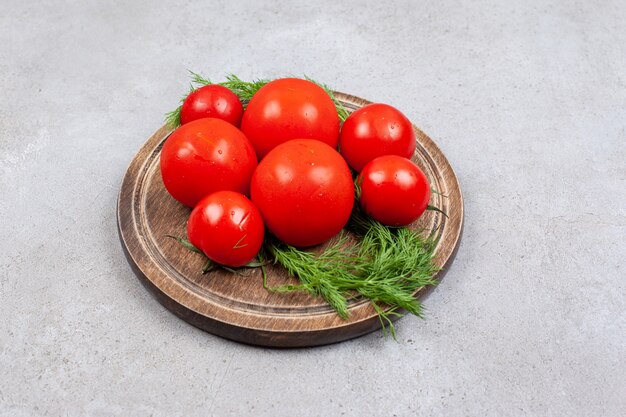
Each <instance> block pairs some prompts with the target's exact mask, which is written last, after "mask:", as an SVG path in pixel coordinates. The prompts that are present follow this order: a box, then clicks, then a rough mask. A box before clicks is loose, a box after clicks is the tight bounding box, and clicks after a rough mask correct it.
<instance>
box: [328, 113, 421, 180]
mask: <svg viewBox="0 0 626 417" xmlns="http://www.w3.org/2000/svg"><path fill="white" fill-rule="evenodd" d="M415 143H416V141H415V130H413V125H412V124H411V122H410V121H409V119H407V118H406V116H405V115H404V114H402V113H401V112H400V111H399V110H398V109H396V108H395V107H392V106H390V105H388V104H382V103H374V104H369V105H367V106H363V107H361V108H360V109H357V110H355V111H354V112H352V114H350V116H348V118H347V119H346V121H345V122H344V123H343V126H342V127H341V134H340V136H339V149H340V150H341V154H342V155H343V157H344V158H345V159H346V161H347V162H348V165H350V166H351V167H352V169H354V170H355V171H357V172H360V171H361V170H362V169H363V167H364V166H365V165H366V164H367V163H368V162H369V161H371V160H372V159H374V158H377V157H379V156H383V155H398V156H402V157H404V158H410V157H411V156H412V155H413V152H415Z"/></svg>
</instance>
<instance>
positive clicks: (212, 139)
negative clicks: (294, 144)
mask: <svg viewBox="0 0 626 417" xmlns="http://www.w3.org/2000/svg"><path fill="white" fill-rule="evenodd" d="M256 165H257V160H256V154H255V153H254V148H252V144H251V143H250V141H248V139H247V138H246V137H245V135H244V134H243V133H241V131H240V130H239V129H237V128H236V127H234V126H233V125H231V124H230V123H227V122H225V121H223V120H220V119H198V120H194V121H193V122H189V123H187V124H185V125H182V126H181V127H179V128H178V129H176V130H175V131H174V132H173V133H172V134H171V135H170V136H169V137H168V138H167V140H166V141H165V143H164V144H163V149H161V177H162V178H163V184H164V185H165V188H166V189H167V191H168V192H169V193H170V194H171V195H172V197H174V198H175V199H176V200H178V201H180V202H181V203H183V204H185V205H187V206H189V207H193V206H195V205H196V204H197V203H198V201H200V199H202V197H205V196H207V195H209V194H211V193H213V192H215V191H221V190H230V191H237V192H239V193H242V194H248V192H249V190H250V179H251V178H252V173H253V172H254V169H255V168H256Z"/></svg>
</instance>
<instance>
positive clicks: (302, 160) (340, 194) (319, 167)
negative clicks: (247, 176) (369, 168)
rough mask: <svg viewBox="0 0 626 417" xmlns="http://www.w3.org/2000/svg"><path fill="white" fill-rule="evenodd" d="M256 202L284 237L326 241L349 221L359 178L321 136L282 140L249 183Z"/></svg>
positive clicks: (296, 241) (298, 242)
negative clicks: (321, 140)
mask: <svg viewBox="0 0 626 417" xmlns="http://www.w3.org/2000/svg"><path fill="white" fill-rule="evenodd" d="M250 195H251V199H252V202H253V203H254V204H255V205H256V206H257V207H258V208H259V210H260V211H261V214H262V215H263V220H265V224H266V226H267V228H268V229H269V230H270V231H271V232H272V233H273V234H274V235H276V237H278V238H279V239H280V240H282V241H283V242H285V243H288V244H290V245H293V246H297V247H306V246H312V245H317V244H319V243H322V242H324V241H326V240H328V239H330V238H331V237H333V236H334V235H336V234H337V233H339V231H340V230H341V229H342V228H343V226H345V224H346V223H347V222H348V219H349V218H350V213H351V212H352V206H353V204H354V184H353V182H352V176H351V175H350V169H349V168H348V165H347V164H346V162H345V161H344V160H343V158H342V157H341V155H339V153H337V151H335V150H334V149H333V148H331V147H330V146H328V145H326V144H325V143H322V142H320V141H317V140H312V139H299V140H291V141H289V142H286V143H283V144H282V145H278V146H277V147H276V148H274V150H272V151H271V152H270V153H268V154H267V156H266V157H265V158H264V159H263V160H262V161H261V162H260V163H259V166H258V168H257V169H256V171H255V172H254V175H253V176H252V183H251V185H250Z"/></svg>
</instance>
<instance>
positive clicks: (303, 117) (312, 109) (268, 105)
mask: <svg viewBox="0 0 626 417" xmlns="http://www.w3.org/2000/svg"><path fill="white" fill-rule="evenodd" d="M241 130H242V131H243V133H245V134H246V136H247V137H248V139H250V141H251V142H252V145H253V146H254V149H255V150H256V152H257V156H258V157H259V159H261V158H263V157H264V156H265V155H266V154H267V153H268V152H269V151H270V150H272V149H273V148H274V147H276V146H277V145H279V144H281V143H283V142H286V141H288V140H291V139H317V140H320V141H322V142H324V143H326V144H328V145H330V146H331V147H333V148H336V147H337V141H338V140H339V117H338V116H337V110H336V109H335V105H334V103H333V101H332V100H331V98H330V96H329V95H328V94H327V93H326V91H324V89H323V88H321V87H320V86H318V85H317V84H315V83H313V82H311V81H306V80H301V79H298V78H281V79H278V80H275V81H272V82H270V83H268V84H267V85H265V86H263V87H262V88H261V89H260V90H259V91H257V93H256V94H255V95H254V96H252V99H251V100H250V103H248V107H246V111H245V112H244V113H243V119H242V121H241Z"/></svg>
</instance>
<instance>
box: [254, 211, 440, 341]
mask: <svg viewBox="0 0 626 417" xmlns="http://www.w3.org/2000/svg"><path fill="white" fill-rule="evenodd" d="M348 228H349V229H350V230H351V231H352V232H353V233H355V235H356V236H357V237H358V239H357V243H356V244H353V245H349V244H347V240H346V237H345V235H342V236H341V237H340V238H339V239H338V240H337V241H336V243H334V244H332V245H330V246H329V247H328V248H326V249H325V250H324V251H323V252H322V253H321V254H314V253H313V252H309V251H306V250H300V249H297V248H294V247H292V246H289V245H285V244H283V243H278V242H276V241H274V240H269V241H268V242H267V243H266V246H267V250H268V252H269V253H270V255H271V256H272V257H273V258H274V262H275V263H278V264H280V265H282V266H283V267H285V268H286V269H287V271H288V272H289V273H290V274H291V275H293V276H295V277H298V278H299V280H300V282H301V285H285V286H281V287H277V288H270V290H273V291H279V292H289V291H298V290H304V291H307V292H309V293H310V294H312V295H314V296H321V297H323V298H324V300H326V302H328V304H329V305H330V306H331V307H333V308H334V309H335V310H336V311H337V313H338V314H339V316H340V317H342V318H347V317H348V310H347V304H348V299H349V298H352V297H354V295H355V294H356V295H359V296H361V297H363V298H366V299H368V300H369V301H370V302H371V303H372V306H373V308H374V309H375V310H376V312H377V313H378V316H379V319H380V322H381V325H382V327H383V329H385V328H386V327H388V328H389V331H390V333H391V334H392V336H393V337H394V338H395V329H394V326H393V322H392V319H393V318H394V317H398V316H401V315H402V313H401V312H400V311H401V310H405V311H407V312H409V313H412V314H415V315H416V316H419V317H423V309H422V305H421V303H420V301H419V300H418V299H417V298H415V292H416V291H417V290H418V289H419V288H421V287H425V286H428V285H435V284H436V283H437V281H436V280H435V278H434V275H435V273H436V272H437V271H438V268H437V266H436V265H435V264H434V262H433V251H434V249H435V246H436V245H435V243H436V242H435V241H434V239H433V238H431V237H428V238H424V237H422V235H421V234H420V233H418V232H416V231H413V230H411V229H408V228H406V227H400V228H389V227H386V226H384V225H382V224H380V223H378V222H377V221H375V220H373V219H371V218H370V217H368V216H366V215H365V214H363V213H362V212H361V211H360V209H358V208H356V209H355V210H354V212H353V214H352V217H351V219H350V222H349V225H348Z"/></svg>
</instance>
